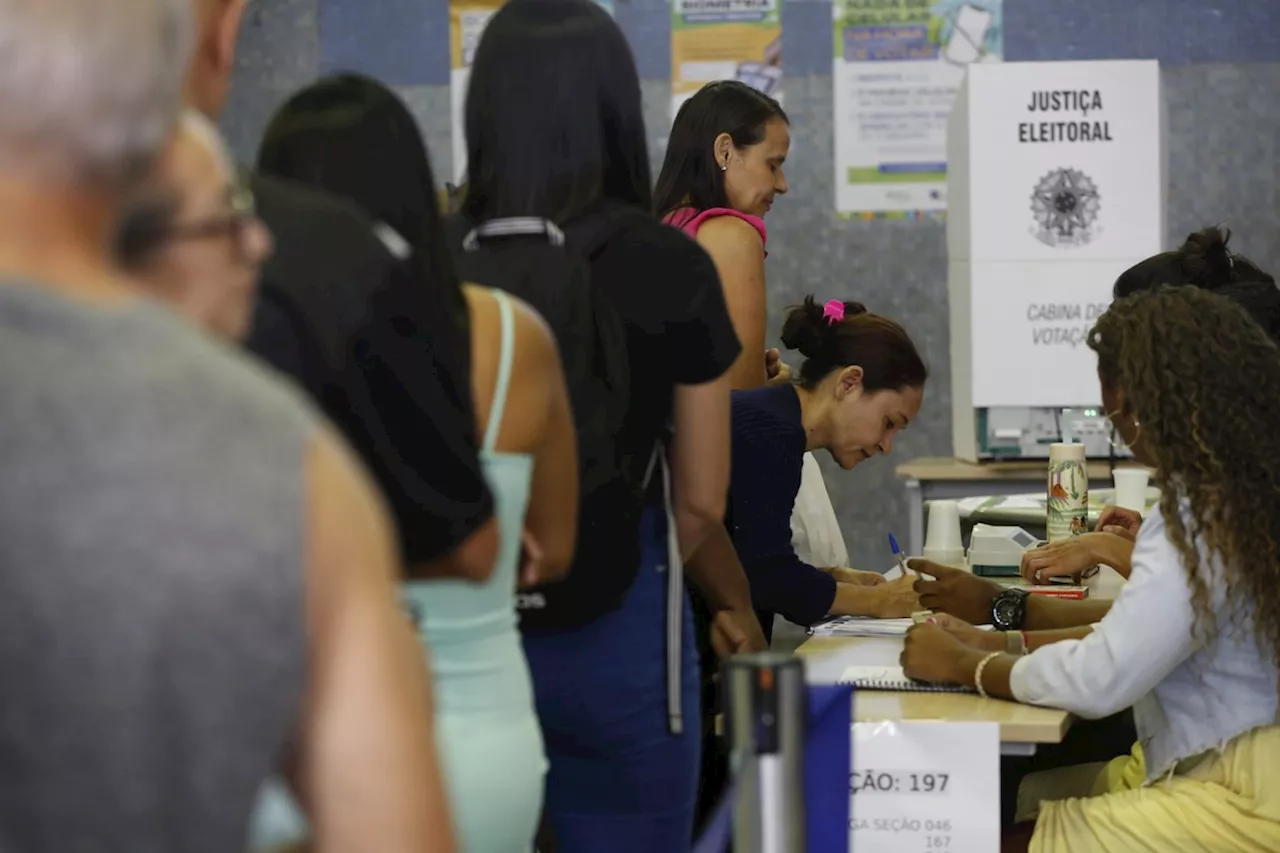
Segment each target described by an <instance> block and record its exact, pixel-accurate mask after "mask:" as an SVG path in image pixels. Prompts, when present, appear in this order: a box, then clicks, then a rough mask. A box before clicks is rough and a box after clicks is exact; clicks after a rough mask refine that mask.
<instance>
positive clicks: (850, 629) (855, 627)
mask: <svg viewBox="0 0 1280 853" xmlns="http://www.w3.org/2000/svg"><path fill="white" fill-rule="evenodd" d="M912 624H914V623H913V622H912V620H911V619H910V618H907V619H872V618H871V617H869V616H837V617H835V618H834V619H828V620H827V621H826V622H819V623H818V624H817V625H814V626H813V627H812V628H810V629H809V633H810V634H812V635H813V636H815V637H901V636H903V635H904V634H906V633H907V629H908V628H910V627H911V626H912Z"/></svg>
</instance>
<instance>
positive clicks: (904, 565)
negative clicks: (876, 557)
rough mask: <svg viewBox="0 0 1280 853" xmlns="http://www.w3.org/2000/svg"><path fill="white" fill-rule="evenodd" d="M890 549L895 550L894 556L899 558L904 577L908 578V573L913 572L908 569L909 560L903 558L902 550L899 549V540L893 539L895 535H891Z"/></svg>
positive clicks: (899, 566)
mask: <svg viewBox="0 0 1280 853" xmlns="http://www.w3.org/2000/svg"><path fill="white" fill-rule="evenodd" d="M889 547H890V548H891V549H893V556H895V557H897V558H898V568H899V569H901V570H902V576H903V577H906V576H907V572H909V571H911V570H910V569H908V568H907V560H906V558H905V557H903V556H902V549H901V548H899V547H898V540H897V539H895V538H893V534H892V533H890V534H889Z"/></svg>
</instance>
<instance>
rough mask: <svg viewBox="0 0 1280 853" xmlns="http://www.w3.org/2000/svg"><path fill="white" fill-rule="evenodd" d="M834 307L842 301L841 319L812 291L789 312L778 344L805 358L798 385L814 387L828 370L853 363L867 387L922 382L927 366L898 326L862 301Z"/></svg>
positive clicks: (913, 385) (901, 386) (917, 385)
mask: <svg viewBox="0 0 1280 853" xmlns="http://www.w3.org/2000/svg"><path fill="white" fill-rule="evenodd" d="M829 304H830V303H829ZM835 306H843V319H839V320H837V319H835V317H833V316H829V315H830V314H832V313H834V314H836V315H837V316H838V315H839V310H838V309H837V310H836V311H835V312H832V311H830V310H828V308H827V307H826V306H822V305H819V304H818V303H817V302H816V301H815V300H814V298H813V297H812V296H806V297H805V298H804V304H803V305H797V306H795V307H794V308H792V309H790V310H789V311H788V312H787V319H786V320H785V321H784V322H783V324H782V343H783V345H784V346H786V347H787V349H794V350H799V352H800V354H801V355H803V356H804V357H805V362H804V364H803V365H802V366H801V367H800V385H801V386H803V387H805V388H813V387H815V386H816V385H818V383H820V382H821V381H822V380H823V379H825V378H826V377H827V376H828V375H829V374H830V373H831V372H832V371H835V370H843V369H844V368H846V367H849V366H851V365H857V366H858V367H861V368H862V386H863V388H865V389H866V390H867V391H870V392H875V391H884V390H886V389H887V390H892V391H901V390H902V389H904V388H920V387H923V386H924V383H925V380H926V379H928V378H929V369H928V368H927V367H925V365H924V360H923V359H921V358H920V353H919V352H918V351H917V350H916V346H915V344H913V343H912V342H911V338H910V337H908V335H907V333H906V330H905V329H903V328H902V326H900V325H898V323H896V322H895V321H893V320H890V319H889V318H888V317H881V316H880V315H878V314H872V313H870V312H868V311H867V308H866V306H865V305H863V304H862V303H861V302H843V303H840V302H837V303H835ZM835 306H832V307H835Z"/></svg>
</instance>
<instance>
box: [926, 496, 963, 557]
mask: <svg viewBox="0 0 1280 853" xmlns="http://www.w3.org/2000/svg"><path fill="white" fill-rule="evenodd" d="M921 556H923V557H924V558H925V559H926V560H929V561H931V562H934V563H938V564H939V565H943V566H955V567H962V566H964V565H965V561H964V545H963V543H962V542H961V540H960V505H959V504H958V503H956V502H955V501H931V502H930V503H929V526H928V528H927V530H926V532H925V537H924V553H923V554H922V555H921Z"/></svg>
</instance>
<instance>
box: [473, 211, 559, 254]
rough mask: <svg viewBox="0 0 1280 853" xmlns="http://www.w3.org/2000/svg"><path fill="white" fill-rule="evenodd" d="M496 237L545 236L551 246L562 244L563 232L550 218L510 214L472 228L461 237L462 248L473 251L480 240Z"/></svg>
mask: <svg viewBox="0 0 1280 853" xmlns="http://www.w3.org/2000/svg"><path fill="white" fill-rule="evenodd" d="M498 237H546V238H547V242H548V243H550V244H551V245H552V246H563V245H564V232H563V231H561V230H560V226H558V225H556V224H555V223H554V222H552V221H551V220H550V219H539V218H538V217H536V216H512V217H507V218H505V219H490V220H488V221H487V222H483V223H481V224H479V225H477V226H476V227H475V228H472V229H471V230H470V231H469V232H467V236H465V237H463V238H462V248H463V249H464V250H465V251H468V252H474V251H476V250H477V249H479V248H480V242H481V241H482V240H487V239H493V238H498Z"/></svg>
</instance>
